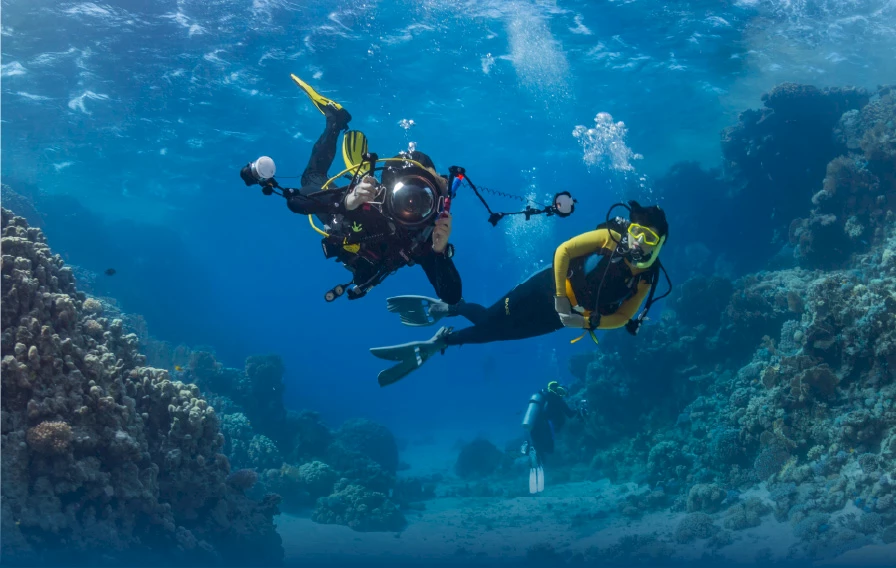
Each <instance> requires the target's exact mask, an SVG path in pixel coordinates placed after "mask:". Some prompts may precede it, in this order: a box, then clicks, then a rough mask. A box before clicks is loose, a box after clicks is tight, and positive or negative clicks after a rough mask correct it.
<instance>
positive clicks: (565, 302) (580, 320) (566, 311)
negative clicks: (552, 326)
mask: <svg viewBox="0 0 896 568" xmlns="http://www.w3.org/2000/svg"><path fill="white" fill-rule="evenodd" d="M554 310H555V311H556V312H557V315H558V316H559V317H560V322H561V323H562V324H563V327H575V328H579V329H582V328H585V329H587V328H588V321H587V320H586V319H585V316H583V315H582V314H579V313H575V312H573V311H572V305H571V304H570V303H569V298H567V297H565V296H554Z"/></svg>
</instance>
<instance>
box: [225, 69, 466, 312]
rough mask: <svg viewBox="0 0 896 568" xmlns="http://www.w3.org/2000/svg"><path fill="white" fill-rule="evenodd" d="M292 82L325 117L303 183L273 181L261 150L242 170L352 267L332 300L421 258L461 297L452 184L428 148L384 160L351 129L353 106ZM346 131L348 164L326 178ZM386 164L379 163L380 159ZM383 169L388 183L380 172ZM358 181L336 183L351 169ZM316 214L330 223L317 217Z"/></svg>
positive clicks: (438, 286)
mask: <svg viewBox="0 0 896 568" xmlns="http://www.w3.org/2000/svg"><path fill="white" fill-rule="evenodd" d="M292 79H293V81H295V83H296V84H297V85H298V86H299V87H300V88H301V89H302V90H303V91H304V92H305V94H306V95H308V97H309V98H310V99H311V101H312V102H313V103H314V105H315V106H316V107H317V109H318V110H319V111H320V112H321V113H322V114H323V115H324V117H326V126H325V128H324V131H323V133H322V134H321V135H320V138H318V140H317V142H316V143H315V144H314V147H313V149H312V151H311V157H310V159H309V160H308V166H307V167H306V168H305V171H304V172H303V173H302V177H301V185H302V187H301V189H292V188H284V187H281V186H280V185H279V184H278V183H277V182H276V180H274V173H275V165H274V161H273V160H272V159H271V158H269V157H267V156H262V157H261V158H259V159H258V160H256V161H255V162H252V163H250V164H248V165H246V166H245V167H244V168H243V169H242V170H241V171H240V177H241V178H242V179H243V181H244V182H245V183H246V185H247V186H251V185H256V184H257V185H261V187H262V191H263V192H264V193H265V194H266V195H271V194H272V193H274V192H275V191H274V190H275V189H278V190H280V193H278V195H281V196H283V197H284V198H285V199H286V204H287V206H288V207H289V210H290V211H292V212H294V213H299V214H302V215H308V216H309V221H310V222H311V225H312V227H313V228H314V229H315V230H316V231H317V232H318V233H319V234H321V235H322V236H323V239H322V245H323V250H324V256H325V257H326V258H336V259H337V260H338V261H340V262H342V264H343V265H344V266H345V267H346V268H347V269H348V270H349V271H351V272H352V279H351V282H348V283H346V284H339V285H337V286H334V287H333V288H332V289H330V290H329V291H327V292H326V294H325V295H324V298H325V299H326V300H327V301H328V302H329V301H333V300H335V299H336V298H338V297H340V296H342V295H343V294H344V293H347V296H348V298H349V299H350V300H355V299H358V298H361V297H363V296H365V295H366V294H367V293H368V291H369V290H370V289H371V288H373V287H374V286H376V285H378V284H380V283H381V282H382V281H383V280H384V279H385V278H386V277H388V276H389V275H390V274H392V273H394V272H395V271H397V270H398V269H400V268H402V267H404V266H410V265H413V264H419V265H420V266H421V267H422V268H423V270H424V272H426V276H427V278H429V281H430V283H431V284H432V286H433V288H434V290H435V292H436V294H438V296H439V297H440V298H444V299H445V301H447V302H451V303H454V302H458V301H460V299H461V295H462V288H461V278H460V274H458V272H457V269H456V268H455V266H454V262H453V261H452V259H451V257H452V256H453V254H454V247H453V245H451V244H450V243H449V242H448V239H449V237H450V236H451V213H450V197H449V190H450V187H449V183H450V181H451V180H449V179H446V178H445V177H442V176H440V175H439V174H438V173H436V170H435V166H434V165H433V162H432V159H430V157H429V156H427V155H426V154H424V153H423V152H417V151H413V152H402V153H401V154H399V156H396V157H395V158H385V159H379V158H378V157H377V156H376V154H370V153H368V151H367V138H366V136H364V134H363V133H361V132H358V131H354V130H348V123H349V122H350V121H351V119H352V117H351V114H349V112H348V111H347V110H346V109H345V108H343V107H342V105H340V104H339V103H336V102H334V101H332V100H330V99H328V98H326V97H324V96H322V95H320V94H318V93H317V92H316V91H315V90H314V89H312V88H311V87H310V86H309V85H308V84H306V83H305V82H303V81H302V80H301V79H299V78H298V77H296V76H295V75H292ZM341 131H346V132H345V135H344V136H343V144H342V154H343V160H344V161H345V164H346V169H345V170H344V171H343V172H341V173H340V174H338V175H337V176H335V177H333V178H330V179H327V171H328V170H329V169H330V166H331V165H332V164H333V160H334V158H335V156H336V142H337V139H338V137H339V133H340V132H341ZM378 161H379V162H385V163H386V166H385V167H383V168H377V167H376V163H377V162H378ZM377 169H379V170H382V176H381V177H382V183H380V182H379V181H378V180H377V179H376V177H375V176H374V173H375V171H376V170H377ZM349 173H350V174H351V176H352V183H350V184H349V185H347V186H344V187H335V188H331V187H330V184H331V183H332V182H333V181H335V180H336V179H338V178H339V177H341V176H343V175H345V174H349ZM312 215H314V216H316V217H317V219H318V220H319V221H320V222H321V223H322V224H323V227H324V228H323V229H320V228H318V227H317V226H316V225H315V224H314V220H313V219H312V217H311V216H312Z"/></svg>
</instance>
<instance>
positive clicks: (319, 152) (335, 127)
mask: <svg viewBox="0 0 896 568" xmlns="http://www.w3.org/2000/svg"><path fill="white" fill-rule="evenodd" d="M342 128H343V126H342V125H340V123H339V122H337V121H336V120H335V119H332V118H330V117H327V125H326V127H325V128H324V131H323V132H322V133H321V135H320V137H319V138H318V139H317V142H315V143H314V147H313V148H312V149H311V157H310V158H309V159H308V165H307V166H306V167H305V171H304V172H302V189H301V192H302V194H304V195H307V194H309V193H315V192H318V191H320V189H321V187H323V185H324V183H326V181H327V179H328V178H327V172H328V171H330V166H332V165H333V160H334V159H335V158H336V142H337V141H338V140H339V133H340V132H341V131H342Z"/></svg>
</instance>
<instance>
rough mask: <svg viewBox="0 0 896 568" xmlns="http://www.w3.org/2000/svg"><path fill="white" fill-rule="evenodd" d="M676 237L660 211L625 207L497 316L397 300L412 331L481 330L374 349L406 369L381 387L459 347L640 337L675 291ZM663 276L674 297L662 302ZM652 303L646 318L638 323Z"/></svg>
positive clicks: (461, 306)
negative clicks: (460, 323)
mask: <svg viewBox="0 0 896 568" xmlns="http://www.w3.org/2000/svg"><path fill="white" fill-rule="evenodd" d="M620 206H621V207H625V208H626V209H628V211H629V219H625V218H622V217H615V218H613V219H611V218H610V214H611V212H612V211H613V209H615V208H616V207H620ZM668 233H669V224H668V222H667V221H666V214H665V212H664V211H663V210H662V209H661V208H660V207H659V206H657V205H653V206H649V207H642V206H641V205H640V204H638V202H636V201H629V202H628V204H627V205H626V204H624V203H617V204H615V205H613V206H612V207H611V208H610V210H609V211H608V212H607V220H606V222H605V223H601V224H600V225H598V227H597V229H596V230H594V231H589V232H587V233H584V234H581V235H579V236H577V237H574V238H572V239H570V240H568V241H566V242H565V243H563V244H561V245H560V246H559V247H557V250H556V251H555V253H554V262H553V267H547V268H544V269H542V270H541V271H539V272H537V273H536V274H535V275H533V276H531V277H530V278H528V279H527V280H525V281H524V282H522V283H520V284H518V285H517V286H515V287H514V288H513V289H512V290H511V291H510V292H508V293H507V294H505V295H504V296H503V297H502V298H501V299H500V300H498V301H497V302H496V303H495V304H493V305H492V306H491V307H489V308H486V307H484V306H481V305H479V304H472V303H468V302H464V301H460V302H457V303H454V304H452V303H451V302H450V301H445V300H438V299H435V298H427V297H425V296H398V297H394V298H389V299H388V300H387V307H388V309H389V311H391V312H394V313H397V314H399V316H400V318H401V321H402V323H404V324H405V325H410V326H426V325H432V324H434V323H436V322H437V321H439V320H440V319H442V318H443V317H452V316H458V315H459V316H463V317H464V318H466V319H467V320H469V321H470V322H472V323H473V325H472V326H471V327H466V328H464V329H461V330H459V331H454V329H453V328H451V327H443V328H441V329H440V330H439V331H438V332H437V333H436V334H435V335H434V336H433V337H432V338H431V339H429V340H428V341H415V342H411V343H406V344H403V345H395V346H391V347H375V348H373V349H371V350H370V352H371V353H373V355H375V356H376V357H379V358H380V359H386V360H389V361H398V364H397V365H395V366H394V367H392V368H390V369H386V370H384V371H381V372H380V373H379V375H378V377H377V379H378V381H379V384H380V386H386V385H390V384H392V383H394V382H396V381H398V380H400V379H402V378H404V377H405V376H407V375H408V374H410V373H411V372H413V371H415V370H416V369H418V368H419V367H420V366H421V365H423V363H425V362H426V361H427V360H428V359H429V358H430V357H432V356H433V355H435V354H436V353H439V352H444V350H445V348H447V347H449V346H452V345H463V344H465V343H490V342H493V341H510V340H515V339H525V338H529V337H536V336H539V335H545V334H548V333H551V332H553V331H557V330H558V329H561V328H563V327H571V328H578V329H583V330H584V333H583V334H582V335H581V336H579V337H578V338H576V339H574V340H573V342H575V341H578V340H579V339H581V338H582V337H584V336H585V335H587V334H590V335H591V338H592V339H593V340H594V341H595V343H596V342H597V338H596V336H595V335H594V330H597V329H616V328H620V327H625V329H626V330H627V331H628V332H629V333H631V334H632V335H637V334H638V331H639V330H640V328H641V324H642V323H643V321H644V320H645V319H646V317H647V313H648V311H649V310H650V308H651V306H652V305H653V304H654V303H655V302H656V301H657V300H660V299H662V298H664V297H666V296H667V295H668V294H669V292H670V291H671V287H672V284H671V282H670V281H669V276H668V274H666V271H665V269H664V268H663V266H662V264H661V263H660V261H659V254H660V251H661V250H662V248H663V245H664V244H665V242H666V237H667V236H668ZM661 273H662V274H663V275H664V276H665V278H666V283H667V284H668V286H669V291H666V292H665V293H664V294H663V295H661V296H659V297H656V296H655V293H656V288H657V285H658V283H659V280H660V274H661ZM645 298H646V300H647V302H646V305H645V307H644V310H643V311H642V312H641V313H640V315H638V316H637V317H636V315H635V314H636V313H637V312H638V309H639V307H640V306H641V304H642V303H644V300H645Z"/></svg>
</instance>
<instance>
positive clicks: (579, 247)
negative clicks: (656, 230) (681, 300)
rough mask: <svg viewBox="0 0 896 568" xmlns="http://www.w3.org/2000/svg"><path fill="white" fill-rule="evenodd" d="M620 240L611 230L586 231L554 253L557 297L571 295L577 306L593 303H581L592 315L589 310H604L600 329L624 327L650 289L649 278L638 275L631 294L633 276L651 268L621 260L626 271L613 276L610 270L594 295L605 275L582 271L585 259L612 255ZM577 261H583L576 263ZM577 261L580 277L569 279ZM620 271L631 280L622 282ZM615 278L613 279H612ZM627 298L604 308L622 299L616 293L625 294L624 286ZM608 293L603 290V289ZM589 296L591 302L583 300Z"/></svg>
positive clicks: (576, 268)
mask: <svg viewBox="0 0 896 568" xmlns="http://www.w3.org/2000/svg"><path fill="white" fill-rule="evenodd" d="M620 240H621V236H620V235H619V233H617V232H615V231H612V234H611V231H610V229H597V230H595V231H589V232H587V233H583V234H581V235H579V236H577V237H573V238H572V239H569V240H568V241H566V242H565V243H563V244H561V245H560V246H559V247H557V250H556V251H555V252H554V290H555V294H556V296H557V297H562V298H569V301H570V304H572V305H573V307H576V301H577V300H578V301H579V302H582V303H590V305H581V306H580V307H581V308H583V309H584V310H586V311H587V312H588V314H590V312H593V311H598V312H600V313H601V318H600V324H599V325H598V326H597V329H616V328H619V327H622V326H624V325H625V324H626V323H627V322H628V321H629V320H630V319H632V318H633V317H634V316H635V314H636V313H637V312H638V309H639V308H640V307H641V304H642V303H643V302H644V299H645V298H646V297H647V294H648V293H649V292H650V281H649V280H650V279H649V278H637V279H635V280H636V282H637V283H636V286H637V290H634V293H633V294H632V291H631V286H630V284H633V282H632V279H633V278H634V277H636V276H638V275H639V274H641V273H642V272H645V271H646V270H649V269H642V268H637V267H635V266H632V265H631V263H629V261H628V260H625V259H619V261H618V262H619V263H625V268H626V269H627V270H622V271H619V270H614V271H613V274H612V276H611V275H610V274H609V273H608V274H607V277H606V279H605V280H604V283H603V287H602V289H601V294H600V296H601V297H600V298H597V297H595V296H596V294H597V287H600V281H601V279H602V278H603V276H604V274H603V272H604V271H603V270H592V271H591V272H592V274H591V275H586V274H583V272H584V266H585V263H584V259H585V257H588V256H589V255H592V254H599V255H602V256H604V257H607V258H609V257H611V256H612V255H613V251H614V250H615V249H616V246H617V245H616V243H617V242H618V241H620ZM576 260H581V261H582V262H578V263H576V262H575V261H576ZM573 264H576V265H577V266H575V267H574V268H573V270H574V271H577V272H578V273H579V274H578V278H570V266H571V265H573ZM620 274H623V275H625V276H627V279H628V282H619V279H620V276H619V275H620ZM610 280H614V281H612V282H611V281H610ZM625 288H627V289H628V292H627V293H625V296H628V297H626V299H624V301H622V303H621V304H620V305H619V306H618V307H617V308H616V309H615V310H613V311H612V312H610V313H605V312H604V310H606V309H607V308H609V307H611V306H613V305H616V303H617V302H616V301H617V300H618V299H619V298H617V297H614V296H622V295H623V294H624V289H625ZM605 291H606V292H607V293H604V292H605ZM585 298H589V299H590V300H591V301H590V302H585V301H584V299H585Z"/></svg>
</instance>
